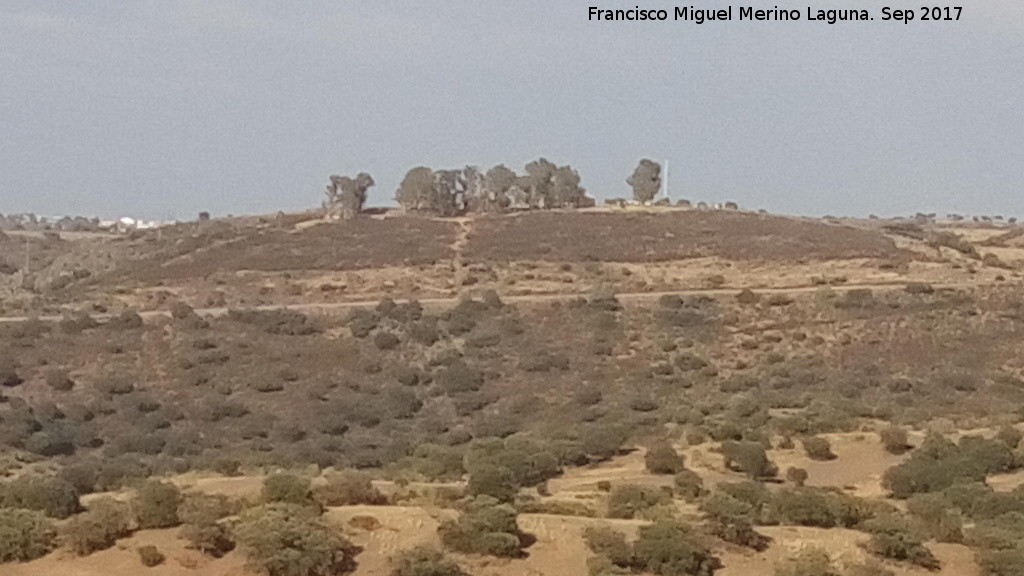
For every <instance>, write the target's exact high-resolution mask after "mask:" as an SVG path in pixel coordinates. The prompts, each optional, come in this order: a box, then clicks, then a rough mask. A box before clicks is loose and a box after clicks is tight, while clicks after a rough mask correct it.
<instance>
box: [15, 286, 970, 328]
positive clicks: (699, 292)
mask: <svg viewBox="0 0 1024 576" xmlns="http://www.w3.org/2000/svg"><path fill="white" fill-rule="evenodd" d="M906 286H907V283H906V282H891V283H874V284H844V285H841V286H831V287H823V286H807V285H802V286H792V287H776V288H759V289H757V290H755V292H756V293H757V294H806V293H813V292H818V291H820V290H823V289H831V290H833V291H834V292H848V291H850V290H864V289H868V290H878V291H893V290H902V289H905V288H906ZM983 286H984V285H983V284H932V287H933V288H934V289H935V290H936V291H943V290H957V289H965V288H978V287H983ZM740 292H741V290H739V289H736V288H711V289H694V290H671V291H661V292H625V293H617V294H615V297H616V298H618V299H619V301H621V302H627V303H631V304H637V303H643V302H651V301H654V300H657V299H658V298H661V297H662V296H671V295H678V296H735V295H737V294H739V293H740ZM585 296H586V294H581V293H578V292H562V293H553V294H530V295H528V296H503V297H502V300H503V301H505V302H508V303H511V304H517V303H532V302H558V301H562V300H572V299H574V298H580V297H585ZM394 300H395V301H396V302H405V301H407V300H408V299H407V298H395V299H394ZM417 301H418V302H419V303H420V304H422V305H423V306H425V307H444V306H450V305H452V304H455V303H457V302H458V301H459V298H458V297H449V298H424V299H417ZM379 302H380V300H379V299H376V300H358V301H352V302H318V303H311V304H293V305H279V304H268V305H264V306H253V307H251V308H249V309H252V310H264V311H266V310H296V311H299V312H320V313H324V314H329V313H332V312H339V311H343V310H350V309H353V308H369V307H373V306H376V305H377V304H378V303H379ZM229 310H230V308H227V307H218V308H196V310H195V311H196V313H197V314H201V315H204V316H215V317H216V316H224V315H226V314H227V313H228V311H229ZM139 315H140V316H142V318H143V319H144V320H147V319H153V318H163V317H170V315H171V313H170V311H169V310H149V311H145V312H140V313H139ZM112 316H113V315H111V314H94V315H93V318H94V319H96V320H98V321H101V322H102V321H106V320H109V319H110V318H111V317H112ZM33 319H35V320H41V321H43V322H57V321H60V320H61V319H62V316H58V315H47V316H5V317H0V324H11V323H18V322H27V321H29V320H33Z"/></svg>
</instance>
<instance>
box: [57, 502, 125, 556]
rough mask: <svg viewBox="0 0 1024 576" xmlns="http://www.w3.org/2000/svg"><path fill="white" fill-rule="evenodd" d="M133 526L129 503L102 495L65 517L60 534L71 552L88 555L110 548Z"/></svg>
mask: <svg viewBox="0 0 1024 576" xmlns="http://www.w3.org/2000/svg"><path fill="white" fill-rule="evenodd" d="M137 527H138V522H137V521H136V519H135V517H134V514H133V513H132V509H131V506H130V505H129V504H127V503H125V502H119V501H117V500H114V499H113V498H103V499H100V500H97V501H95V502H93V503H92V505H91V506H90V507H89V510H88V511H87V512H84V513H82V514H79V515H77V516H75V517H73V518H71V519H70V520H68V522H67V524H65V525H64V527H63V529H62V534H61V535H62V539H63V541H64V544H65V545H66V546H67V547H68V548H70V549H71V551H72V552H74V553H75V554H77V555H79V556H88V555H89V554H92V553H93V552H98V551H100V550H106V549H108V548H110V547H111V546H113V545H114V544H115V543H116V542H117V540H118V539H119V538H126V537H128V536H130V535H131V533H132V532H133V531H134V530H135V529H136V528H137Z"/></svg>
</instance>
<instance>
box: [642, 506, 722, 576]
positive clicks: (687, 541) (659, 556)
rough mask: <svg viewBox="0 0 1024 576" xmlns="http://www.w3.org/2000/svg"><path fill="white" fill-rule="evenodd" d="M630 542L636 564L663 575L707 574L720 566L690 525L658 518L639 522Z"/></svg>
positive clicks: (686, 575)
mask: <svg viewBox="0 0 1024 576" xmlns="http://www.w3.org/2000/svg"><path fill="white" fill-rule="evenodd" d="M639 534H640V535H639V538H638V539H637V541H636V543H635V544H634V545H633V554H634V556H635V558H636V564H637V566H638V567H639V568H640V569H642V570H646V571H649V572H653V573H654V574H659V575H662V576H710V575H711V574H713V573H714V571H715V570H717V569H719V568H721V567H722V563H721V562H720V561H719V560H718V558H716V557H714V556H712V555H711V551H710V550H708V549H707V548H705V547H704V546H702V545H701V544H700V543H699V542H698V541H697V538H696V537H695V535H694V534H693V531H692V530H691V529H690V527H689V526H687V525H686V524H683V523H681V522H679V521H676V520H661V521H658V522H655V523H654V524H651V525H649V526H642V527H641V528H640V531H639Z"/></svg>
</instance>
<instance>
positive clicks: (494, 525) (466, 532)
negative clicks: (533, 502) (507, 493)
mask: <svg viewBox="0 0 1024 576" xmlns="http://www.w3.org/2000/svg"><path fill="white" fill-rule="evenodd" d="M438 533H439V534H440V536H441V542H443V543H444V545H445V546H446V547H448V548H451V549H452V550H455V551H456V552H463V553H467V554H486V555H490V556H499V557H515V556H519V555H520V554H521V548H522V542H521V540H520V536H519V524H518V523H517V522H516V511H515V509H513V508H512V507H511V506H508V505H506V504H501V503H499V502H498V501H497V500H495V499H494V498H490V497H487V496H481V497H478V498H476V499H475V500H473V501H471V502H469V503H468V504H467V505H466V507H465V509H464V510H463V512H462V514H461V515H460V516H459V519H458V520H454V521H452V520H449V521H447V522H444V523H442V524H441V526H440V527H439V528H438Z"/></svg>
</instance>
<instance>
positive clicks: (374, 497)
mask: <svg viewBox="0 0 1024 576" xmlns="http://www.w3.org/2000/svg"><path fill="white" fill-rule="evenodd" d="M326 480H327V484H325V485H323V486H317V487H316V488H315V489H314V490H313V495H314V497H315V498H316V500H317V501H318V502H320V504H322V505H323V506H355V505H358V504H369V505H374V506H376V505H380V504H385V503H387V499H386V498H385V497H384V495H383V494H381V493H380V491H379V490H377V488H376V487H374V485H373V480H372V479H371V478H370V476H369V475H368V474H365V473H363V472H359V471H356V470H342V471H340V472H336V473H334V474H330V475H328V476H327V478H326Z"/></svg>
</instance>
